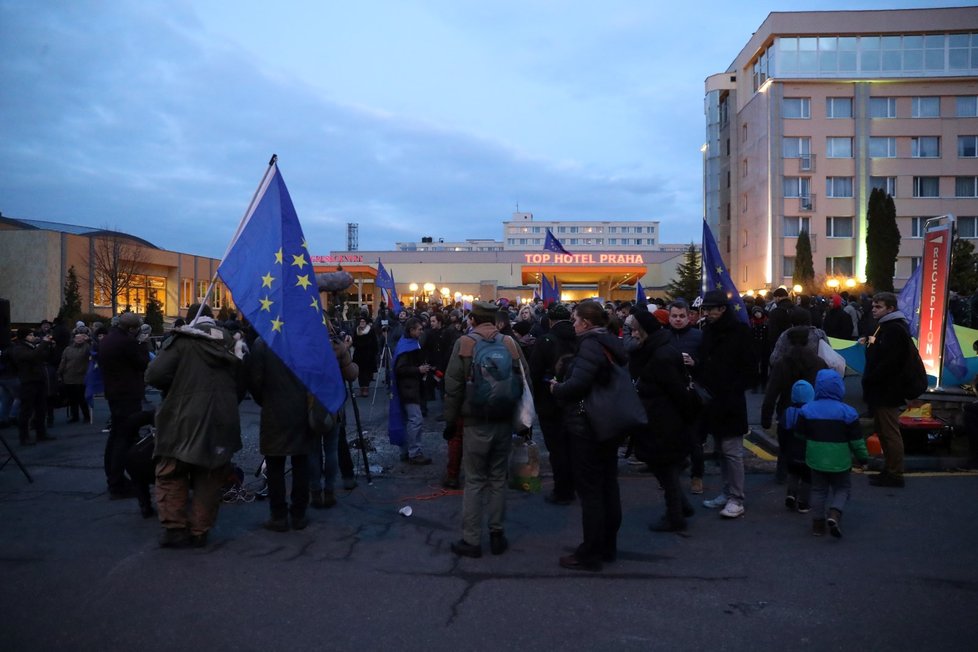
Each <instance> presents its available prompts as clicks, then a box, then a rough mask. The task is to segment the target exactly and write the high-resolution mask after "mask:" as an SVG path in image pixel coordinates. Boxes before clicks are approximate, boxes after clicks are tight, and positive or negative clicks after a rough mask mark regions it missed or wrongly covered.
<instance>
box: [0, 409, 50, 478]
mask: <svg viewBox="0 0 978 652" xmlns="http://www.w3.org/2000/svg"><path fill="white" fill-rule="evenodd" d="M41 418H44V416H43V415H41ZM0 443H2V444H3V447H4V448H6V449H7V459H5V460H4V461H3V464H0V470H2V469H3V467H5V466H7V464H8V463H9V462H10V460H13V461H14V462H16V463H17V466H19V467H20V470H21V472H22V473H23V474H24V477H25V478H27V481H28V482H30V483H31V484H33V483H34V478H32V477H31V474H30V473H28V472H27V467H25V466H24V464H23V463H22V462H21V461H20V458H19V457H17V453H15V452H14V449H13V448H11V447H10V444H8V443H7V440H6V438H4V436H3V435H0Z"/></svg>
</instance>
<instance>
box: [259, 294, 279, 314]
mask: <svg viewBox="0 0 978 652" xmlns="http://www.w3.org/2000/svg"><path fill="white" fill-rule="evenodd" d="M259 301H260V302H261V309H262V310H264V311H266V312H271V311H272V304H273V303H275V302H274V301H271V300H269V298H268V295H265V298H264V299H259Z"/></svg>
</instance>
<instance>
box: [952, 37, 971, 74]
mask: <svg viewBox="0 0 978 652" xmlns="http://www.w3.org/2000/svg"><path fill="white" fill-rule="evenodd" d="M974 39H975V36H974V35H973V34H950V35H949V36H948V46H949V47H948V58H947V64H948V67H949V68H950V69H951V70H967V69H968V68H974V67H975V65H974V62H973V61H972V57H971V56H969V52H968V46H969V41H972V40H974ZM974 45H978V41H975V43H974Z"/></svg>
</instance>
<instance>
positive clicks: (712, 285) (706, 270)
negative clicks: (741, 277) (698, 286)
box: [703, 220, 749, 324]
mask: <svg viewBox="0 0 978 652" xmlns="http://www.w3.org/2000/svg"><path fill="white" fill-rule="evenodd" d="M709 290H723V292H724V293H725V294H726V295H727V300H728V301H730V307H731V308H733V310H734V312H736V313H737V319H739V320H740V321H742V322H744V323H745V324H746V323H747V322H748V320H749V317H748V315H747V306H746V305H745V304H744V300H743V298H741V296H740V292H738V291H737V286H735V285H734V283H733V279H732V278H730V273H729V272H728V271H727V267H726V265H724V264H723V257H721V256H720V250H719V249H717V242H716V240H714V239H713V232H712V231H710V225H709V224H707V223H706V220H703V292H704V293H706V292H707V291H709Z"/></svg>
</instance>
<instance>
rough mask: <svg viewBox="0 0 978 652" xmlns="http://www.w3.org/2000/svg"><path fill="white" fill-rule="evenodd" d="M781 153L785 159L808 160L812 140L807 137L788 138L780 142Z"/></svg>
mask: <svg viewBox="0 0 978 652" xmlns="http://www.w3.org/2000/svg"><path fill="white" fill-rule="evenodd" d="M781 152H782V155H783V156H784V157H785V158H808V157H810V156H811V154H812V139H811V138H807V137H797V138H795V137H793V136H792V137H788V138H785V139H783V140H782V141H781Z"/></svg>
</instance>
